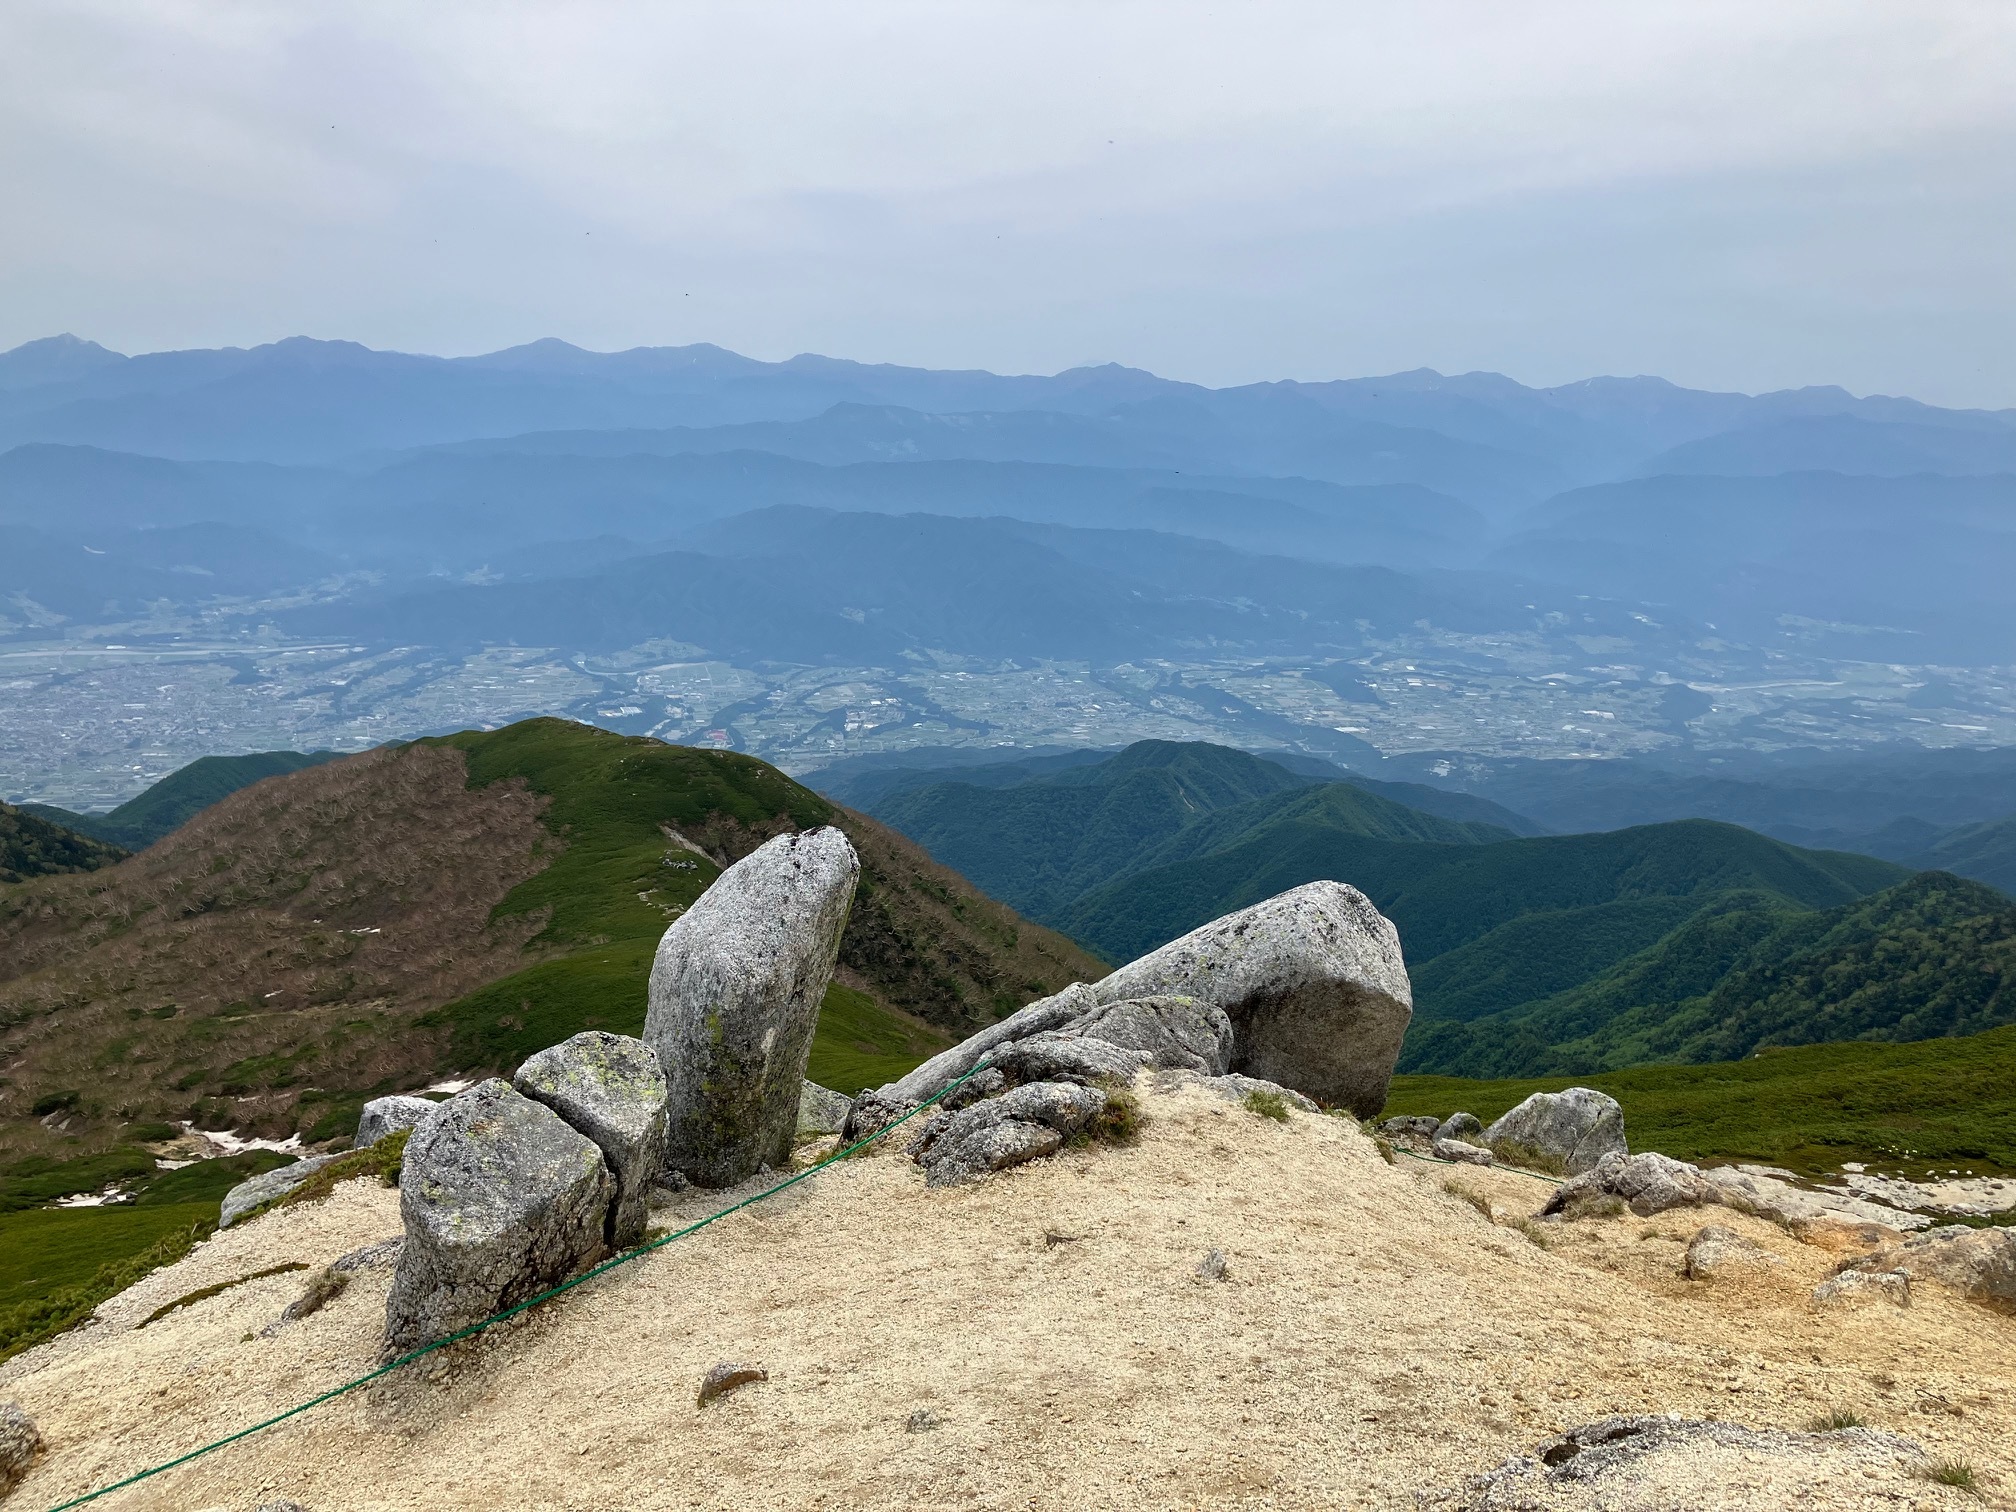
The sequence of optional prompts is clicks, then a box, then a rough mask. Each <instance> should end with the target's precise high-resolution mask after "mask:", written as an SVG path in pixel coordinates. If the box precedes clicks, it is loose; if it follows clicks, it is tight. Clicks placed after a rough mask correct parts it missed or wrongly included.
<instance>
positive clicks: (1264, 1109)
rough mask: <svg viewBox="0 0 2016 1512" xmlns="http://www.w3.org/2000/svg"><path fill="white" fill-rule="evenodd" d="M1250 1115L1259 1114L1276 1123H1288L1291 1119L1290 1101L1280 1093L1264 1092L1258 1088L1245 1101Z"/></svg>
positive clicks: (1247, 1095) (1248, 1094) (1249, 1093)
mask: <svg viewBox="0 0 2016 1512" xmlns="http://www.w3.org/2000/svg"><path fill="white" fill-rule="evenodd" d="M1243 1101H1244V1102H1245V1105H1246V1111H1247V1112H1248V1113H1258V1114H1259V1115H1260V1116H1261V1117H1262V1118H1271V1119H1273V1120H1274V1121H1275V1122H1276V1123H1286V1122H1288V1120H1289V1118H1290V1116H1291V1115H1290V1113H1289V1111H1288V1099H1287V1098H1285V1097H1283V1096H1282V1095H1281V1094H1280V1093H1279V1092H1262V1091H1260V1090H1259V1089H1258V1088H1255V1089H1254V1090H1253V1091H1251V1092H1248V1093H1247V1094H1246V1096H1245V1098H1244V1099H1243Z"/></svg>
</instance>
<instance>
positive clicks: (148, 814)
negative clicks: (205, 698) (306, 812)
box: [24, 751, 336, 850]
mask: <svg viewBox="0 0 2016 1512" xmlns="http://www.w3.org/2000/svg"><path fill="white" fill-rule="evenodd" d="M335 759H336V752H334V751H316V752H314V753H313V754H311V755H303V754H302V753H301V752H299V751H254V752H253V753H252V754H250V755H248V756H203V757H199V758H198V759H197V760H195V761H192V762H190V763H189V765H187V766H185V767H183V768H182V769H181V770H180V771H177V772H171V773H170V774H169V775H168V776H166V777H163V778H162V779H161V780H160V781H159V782H157V783H155V784H154V785H153V786H152V787H150V788H148V789H147V790H146V791H145V792H143V793H139V794H137V795H135V796H134V797H132V798H129V799H127V800H126V801H125V802H124V803H122V804H120V805H119V807H117V808H115V809H113V810H112V811H111V812H109V813H104V814H73V813H71V812H69V811H68V810H67V809H59V808H56V807H54V806H53V805H51V804H46V803H33V804H27V805H24V807H26V808H28V809H29V810H30V811H32V812H34V813H37V814H40V815H41V816H42V817H44V818H45V819H50V820H53V821H54V822H56V823H58V824H63V825H67V826H69V827H70V828H71V829H74V830H76V831H77V832H78V833H79V834H84V835H91V836H94V837H96V838H97V839H100V840H103V841H106V842H107V843H109V844H112V845H118V846H123V847H124V848H126V849H127V850H144V849H146V848H147V847H148V846H150V845H152V844H153V843H154V842H155V841H156V840H159V839H160V838H161V837H162V836H163V835H165V834H167V833H169V832H170V831H171V830H175V829H179V828H180V827H181V826H182V825H184V824H187V823H188V822H189V821H190V820H191V819H193V818H195V817H196V816H197V815H198V814H200V813H201V812H203V810H204V809H206V808H208V807H210V805H211V804H213V803H217V802H219V801H221V800H223V799H225V798H228V797H230V796H231V795H232V794H233V793H235V792H237V791H238V790H239V789H240V788H243V787H250V786H251V785H252V784H253V783H255V782H262V781H264V780H265V779H266V778H268V777H281V776H285V775H286V774H287V773H288V772H298V771H300V770H301V769H302V768H303V767H311V766H319V765H320V764H321V763H322V762H325V761H334V760H335Z"/></svg>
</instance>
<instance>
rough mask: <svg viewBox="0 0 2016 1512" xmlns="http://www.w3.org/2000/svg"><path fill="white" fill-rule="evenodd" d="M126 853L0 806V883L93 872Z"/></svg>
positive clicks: (23, 811)
mask: <svg viewBox="0 0 2016 1512" xmlns="http://www.w3.org/2000/svg"><path fill="white" fill-rule="evenodd" d="M125 854H126V853H125V852H124V851H122V850H121V849H119V847H118V846H116V845H108V844H107V843H105V842H104V841H102V840H97V839H93V838H92V837H91V836H89V835H86V834H83V833H80V832H79V831H77V830H74V829H71V828H69V827H67V826H65V825H63V824H61V823H58V822H56V821H55V820H53V819H51V818H48V817H46V816H44V815H42V814H38V813H34V812H31V811H30V810H28V809H20V808H16V807H15V806H14V805H13V804H11V803H0V883H8V882H23V881H26V880H27V879H28V878H30V877H52V876H57V875H60V874H62V873H64V872H81V871H96V870H97V869H98V868H99V867H101V866H110V865H112V863H113V862H115V861H118V860H120V859H121V858H122V857H123V856H124V855H125Z"/></svg>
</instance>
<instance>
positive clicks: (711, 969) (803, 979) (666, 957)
mask: <svg viewBox="0 0 2016 1512" xmlns="http://www.w3.org/2000/svg"><path fill="white" fill-rule="evenodd" d="M860 873H861V863H860V860H859V859H858V858H857V857H856V856H855V854H854V847H853V846H852V845H850V844H848V842H847V837H846V836H845V835H843V834H841V833H840V831H839V830H837V829H832V828H825V829H815V830H806V831H803V832H801V833H799V834H792V835H780V836H778V837H777V838H776V839H775V840H772V841H770V842H768V843H767V844H765V845H762V846H759V847H758V848H757V849H756V850H755V851H753V852H751V853H750V854H749V855H747V856H745V857H744V858H743V859H742V860H740V861H738V862H736V863H735V864H734V865H733V866H731V867H729V868H728V870H726V871H725V872H723V873H722V874H721V876H720V877H719V879H718V880H716V882H715V883H714V885H713V886H712V887H710V888H708V889H707V891H706V892H705V893H704V894H703V895H702V896H701V898H700V901H699V902H697V903H695V904H694V905H693V906H692V907H691V908H689V909H687V910H686V912H685V913H684V914H682V915H681V916H680V917H679V918H678V919H677V920H675V921H674V923H673V925H672V927H671V928H670V929H668V930H666V931H665V938H664V939H663V940H661V941H660V942H659V945H658V957H657V960H656V961H655V962H654V963H653V965H652V967H651V1002H650V1009H649V1012H648V1013H647V1015H646V1017H645V1020H644V1039H645V1041H646V1043H648V1044H649V1045H650V1046H651V1047H652V1048H653V1049H654V1050H656V1051H657V1052H658V1060H659V1064H660V1065H661V1066H662V1067H663V1068H664V1071H665V1080H666V1083H667V1087H668V1093H669V1096H668V1119H667V1124H668V1137H667V1144H666V1155H665V1165H666V1168H667V1169H668V1170H673V1171H679V1172H681V1173H683V1174H684V1175H685V1177H686V1179H687V1180H689V1181H691V1182H694V1183H695V1184H697V1185H700V1186H711V1187H725V1186H733V1185H735V1184H736V1183H737V1182H739V1181H743V1180H746V1179H747V1178H748V1177H750V1176H752V1175H754V1174H755V1173H756V1171H757V1169H758V1168H759V1167H762V1166H764V1165H782V1164H783V1163H784V1161H785V1160H786V1159H787V1158H788V1157H789V1156H790V1153H791V1145H792V1138H793V1135H794V1134H795V1132H796V1130H797V1127H798V1099H799V1092H800V1088H801V1086H802V1084H803V1082H804V1079H805V1060H806V1056H807V1054H808V1053H809V1052H810V1051H811V1048H812V1031H813V1029H814V1028H815V1027H816V1026H817V1024H818V1021H819V1003H820V1000H821V999H822V998H823V997H824V996H825V994H826V984H827V983H828V982H829V981H831V980H832V977H833V963H834V962H835V960H837V959H838V957H839V954H840V936H841V933H842V932H843V931H844V930H845V929H846V927H847V911H848V909H849V908H850V907H851V906H852V904H853V901H854V884H855V881H856V879H857V878H858V877H859V876H860Z"/></svg>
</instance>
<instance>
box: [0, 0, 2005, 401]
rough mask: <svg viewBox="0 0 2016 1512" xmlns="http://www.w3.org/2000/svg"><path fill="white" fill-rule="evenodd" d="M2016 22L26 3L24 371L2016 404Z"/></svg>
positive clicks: (1996, 1) (1796, 15)
mask: <svg viewBox="0 0 2016 1512" xmlns="http://www.w3.org/2000/svg"><path fill="white" fill-rule="evenodd" d="M2012 81H2016V5H2012V4H2011V3H2010V0H1982V3H1978V4H1949V3H1940V0H1908V3H1900V4H1882V3H1857V0H1813V3H1805V0H1740V3H1720V0H1673V3H1665V0H1628V3H1620V0H1592V3H1563V0H1521V3H1519V4H1504V3H1502V0H1473V3H1409V0H1382V3H1362V4H1361V3H1346V0H1324V3H1318V4H1309V5H1300V4H1267V3H1264V0H1237V3H1229V4H1223V5H1182V4H1173V3H1167V0H1160V3H1153V4H1140V5H1136V4H1123V3H1113V4H1054V5H1052V4H1043V3H1038V0H1013V3H1003V4H981V3H974V4H960V3H956V0H928V3H918V4H892V3H885V0H845V3H834V4H818V3H810V0H793V3H786V4H761V3H752V0H735V3H732V4H722V3H708V4H704V5H692V6H682V5H673V4H640V5H621V4H589V3H579V0H568V3H564V4H563V3H558V0H554V3H548V4H539V5H514V4H509V3H502V0H486V3H480V4H462V3H454V0H426V3H424V4H414V3H412V0H391V3H386V4H316V3H312V0H299V3H260V4H256V5H234V4H230V3H227V0H192V3H187V4H183V3H169V0H8V3H7V4H6V5H5V6H4V7H0V195H4V198H0V347H6V346H11V345H13V344H14V343H15V342H18V341H21V340H26V339H28V338H30V337H34V336H41V335H47V334H50V333H52V332H55V331H60V330H71V331H75V332H76V333H77V334H79V335H82V336H89V337H92V338H95V339H96V340H99V341H102V342H105V343H106V344H107V345H110V346H115V347H118V348H120V349H122V350H126V351H140V350H148V349H153V348H159V347H166V346H198V345H220V344H236V345H247V344H251V343H254V342H259V341H265V340H270V339H273V338H275V337H278V336H283V335H288V334H293V333H297V332H300V333H306V334H309V335H317V336H342V337H350V338H353V339H356V340H359V341H364V342H367V343H369V344H371V345H373V346H391V347H400V348H404V349H408V350H419V351H433V352H444V353H460V352H473V351H482V350H487V349H490V348H494V347H498V346H504V345H509V344H511V343H514V342H519V341H524V340H528V339H531V338H533V337H537V336H544V335H555V336H561V337H564V338H566V339H567V340H570V341H574V342H577V343H579V344H581V345H583V346H590V347H597V348H614V347H624V346H633V345H640V344H654V345H655V344H667V343H679V342H687V341H700V340H706V341H715V342H719V343H721V344H722V345H725V346H730V347H734V348H736V349H737V350H740V351H745V352H749V353H751V354H753V355H757V356H763V357H781V356H787V355H789V354H791V353H793V352H797V351H808V350H809V351H822V352H828V353H832V354H835V355H841V356H851V357H859V358H863V359H869V360H887V361H898V362H914V363H925V364H930V365H933V366H972V367H989V368H994V369H996V370H1016V371H1051V370H1055V369H1057V368H1061V367H1066V366H1070V365H1072V364H1075V363H1079V362H1086V361H1107V360H1117V361H1122V362H1128V363H1133V364H1138V365H1140V366H1143V367H1149V368H1153V369H1155V370H1156V371H1158V372H1162V373H1167V374H1169V375H1171V376H1175V377H1183V378H1192V379H1197V380H1199V381H1203V382H1208V383H1231V382H1245V381H1250V380H1253V379H1260V378H1276V377H1301V378H1322V377H1336V376H1351V375H1357V374H1362V373H1371V372H1385V371H1391V370H1394V369H1398V368H1409V367H1417V366H1430V367H1437V368H1441V369H1443V370H1445V371H1451V370H1453V371H1461V370H1465V369H1470V368H1496V369H1498V370H1501V371H1504V372H1508V373H1511V374H1512V375H1513V376H1515V377H1518V378H1520V379H1522V380H1524V381H1527V382H1541V383H1554V382H1561V381H1564V380H1567V379H1571V378H1577V377H1582V376H1586V375H1588V374H1591V373H1599V372H1609V373H1638V372H1654V373H1661V374H1664V375H1666V376H1668V377H1671V378H1674V379H1676V380H1678V381H1681V382H1685V383H1690V384H1697V385H1703V386H1710V387H1724V388H1743V389H1752V390H1755V389H1764V388H1774V387H1783V386H1788V385H1796V384H1801V383H1816V382H1834V383H1841V384H1844V385H1846V386H1847V387H1849V388H1852V389H1855V390H1857V391H1858V392H1872V391H1873V392H1889V393H1910V394H1916V395H1918V396H1920V397H1923V398H1927V399H1931V400H1934V401H1937V402H1943V403H1963V404H1987V405H1996V406H2003V405H2016V255H2012V248H2016V236H2012V233H2016V215H2012V207H2016V82H2012Z"/></svg>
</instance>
